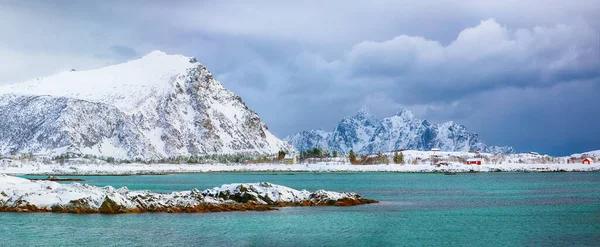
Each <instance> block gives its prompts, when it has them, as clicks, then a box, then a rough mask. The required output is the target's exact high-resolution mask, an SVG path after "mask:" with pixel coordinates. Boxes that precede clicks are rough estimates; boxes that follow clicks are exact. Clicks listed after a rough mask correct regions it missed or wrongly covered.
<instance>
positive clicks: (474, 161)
mask: <svg viewBox="0 0 600 247" xmlns="http://www.w3.org/2000/svg"><path fill="white" fill-rule="evenodd" d="M481 163H483V160H482V159H481V158H472V159H468V160H467V165H478V166H480V165H481Z"/></svg>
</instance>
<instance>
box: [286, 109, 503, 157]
mask: <svg viewBox="0 0 600 247" xmlns="http://www.w3.org/2000/svg"><path fill="white" fill-rule="evenodd" d="M284 140H285V141H288V142H289V143H290V144H292V145H293V146H295V147H296V148H297V149H298V150H307V149H312V148H317V147H319V148H328V149H330V150H331V151H333V150H337V151H339V152H349V151H350V150H354V151H355V152H358V153H367V154H368V153H377V152H390V151H394V150H400V149H412V150H431V149H432V148H439V149H441V150H442V151H456V152H459V151H481V152H488V153H514V149H513V148H512V147H507V146H502V147H499V146H488V145H486V144H484V143H483V142H482V141H481V140H480V139H479V136H478V135H477V134H475V133H471V132H468V131H467V129H466V127H465V126H463V125H460V124H457V123H455V122H452V121H450V122H445V123H433V124H431V123H429V122H428V121H427V120H422V119H418V118H416V117H415V116H414V115H413V113H412V112H411V111H409V110H401V111H398V112H397V113H396V114H395V115H394V116H391V117H386V118H383V119H377V118H376V117H374V116H373V115H372V114H371V113H370V112H369V109H368V108H366V107H363V108H361V109H360V111H359V112H358V113H357V114H356V115H355V116H350V117H345V118H343V119H342V120H341V121H340V122H339V124H338V126H337V127H336V128H335V129H334V131H333V132H326V131H322V130H311V131H303V132H300V133H297V134H295V135H291V136H288V137H286V138H285V139H284Z"/></svg>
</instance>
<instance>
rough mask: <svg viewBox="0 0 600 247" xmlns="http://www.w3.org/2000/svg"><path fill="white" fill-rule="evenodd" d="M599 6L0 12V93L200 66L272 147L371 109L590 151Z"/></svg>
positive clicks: (173, 5) (142, 6)
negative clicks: (159, 58)
mask: <svg viewBox="0 0 600 247" xmlns="http://www.w3.org/2000/svg"><path fill="white" fill-rule="evenodd" d="M598 13H600V1H596V0H590V1H586V0H578V1H564V0H558V1H554V0H541V1H537V0H528V1H520V0H519V1H513V0H507V1H484V0H476V1H471V0H463V1H399V0H398V1H386V0H378V1H347V0H344V1H334V0H330V1H316V0H304V1H275V0H272V1H204V2H202V1H178V2H173V1H61V0H58V1H27V0H26V1H17V0H4V1H2V0H0V34H1V36H0V37H1V38H0V68H2V73H0V84H2V83H9V82H15V81H21V80H25V79H30V78H35V77H40V76H48V75H51V74H54V73H57V72H61V71H65V70H68V69H70V68H75V69H78V70H84V69H92V68H97V67H101V66H105V65H108V64H114V63H119V62H123V61H127V60H130V59H135V58H138V57H140V56H142V55H144V54H145V53H148V52H150V51H152V50H162V51H165V52H167V53H180V54H184V55H187V56H195V57H196V58H198V60H199V61H200V62H202V63H204V64H205V65H207V66H208V68H209V69H210V70H211V71H212V72H213V74H214V75H215V77H216V78H217V79H218V80H219V81H220V82H221V83H222V84H223V85H225V87H227V88H228V89H230V90H232V91H233V92H235V93H237V94H239V95H240V96H241V97H242V98H243V99H244V101H245V102H246V103H247V104H248V105H249V106H250V107H251V108H252V109H254V110H255V111H256V112H258V113H259V115H260V116H261V118H262V119H263V120H264V121H265V122H266V123H267V124H268V125H269V127H270V129H271V131H273V132H274V133H275V134H276V135H278V136H280V137H284V136H286V135H289V134H293V133H295V132H298V131H301V130H308V129H313V128H321V129H325V130H331V129H333V128H334V127H335V125H336V124H337V122H338V121H339V120H340V119H341V118H342V117H344V116H347V115H353V114H355V113H356V111H357V110H358V109H359V108H360V107H361V106H362V105H367V106H369V107H370V108H371V111H372V112H373V113H374V114H375V115H377V116H380V117H384V116H389V115H392V114H394V113H395V112H396V111H398V110H399V109H402V108H406V109H409V110H411V111H413V112H414V113H415V115H416V116H418V117H420V118H425V119H428V120H430V121H434V122H435V121H449V120H454V121H456V122H458V123H461V124H463V125H465V126H467V128H468V129H470V130H471V131H473V132H476V133H479V134H480V136H481V138H482V139H483V140H484V141H485V142H486V143H488V144H491V145H511V146H513V147H515V148H516V149H517V151H532V150H533V151H539V152H543V153H549V154H554V155H563V154H568V153H573V152H583V151H589V150H594V149H600V127H599V126H600V22H599V21H598V17H597V15H598Z"/></svg>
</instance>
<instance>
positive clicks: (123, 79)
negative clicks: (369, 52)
mask: <svg viewBox="0 0 600 247" xmlns="http://www.w3.org/2000/svg"><path fill="white" fill-rule="evenodd" d="M0 119H2V121H0V154H2V155H11V154H13V155H14V154H21V153H34V154H46V155H59V154H63V153H67V152H72V153H80V154H91V155H98V156H110V157H115V158H123V159H133V158H142V159H161V158H168V157H177V156H180V155H182V156H189V155H202V154H229V153H253V154H271V153H277V152H278V151H280V150H289V149H293V147H292V146H290V145H289V144H287V143H286V142H283V141H281V140H279V139H278V138H277V137H275V136H274V135H273V134H272V133H271V132H269V130H268V128H267V126H266V124H264V123H263V122H262V121H261V120H260V118H259V117H258V115H257V114H256V113H255V112H254V111H252V110H250V109H249V108H248V107H247V106H246V105H245V104H244V102H243V101H242V99H241V98H240V97H239V96H237V95H235V94H233V93H232V92H230V91H228V90H227V89H225V88H224V87H223V86H222V85H221V84H220V83H219V82H218V81H216V80H215V79H214V78H213V76H212V74H211V73H210V72H209V71H208V69H207V68H206V67H205V66H204V65H202V64H200V63H198V62H197V61H196V59H195V58H192V57H186V56H183V55H167V54H166V53H164V52H160V51H154V52H151V53H149V54H148V55H146V56H144V57H142V58H140V59H137V60H133V61H129V62H127V63H123V64H117V65H112V66H108V67H104V68H99V69H94V70H88V71H69V72H64V73H60V74H57V75H54V76H49V77H45V78H38V79H34V80H30V81H26V82H21V83H15V84H9V85H3V86H0Z"/></svg>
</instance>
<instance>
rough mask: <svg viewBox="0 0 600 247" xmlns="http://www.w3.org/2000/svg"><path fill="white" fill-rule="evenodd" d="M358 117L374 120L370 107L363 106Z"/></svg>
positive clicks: (357, 114)
mask: <svg viewBox="0 0 600 247" xmlns="http://www.w3.org/2000/svg"><path fill="white" fill-rule="evenodd" d="M356 117H358V118H367V119H368V118H372V117H373V114H372V113H371V110H370V109H369V107H368V106H366V105H363V106H362V107H361V108H360V110H358V112H357V113H356Z"/></svg>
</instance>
